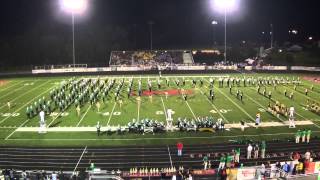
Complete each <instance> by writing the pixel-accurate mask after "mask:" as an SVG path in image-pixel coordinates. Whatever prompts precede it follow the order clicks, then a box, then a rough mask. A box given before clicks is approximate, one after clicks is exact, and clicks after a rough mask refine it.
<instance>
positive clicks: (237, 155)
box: [234, 148, 240, 163]
mask: <svg viewBox="0 0 320 180" xmlns="http://www.w3.org/2000/svg"><path fill="white" fill-rule="evenodd" d="M234 162H236V163H239V162H240V148H236V150H235V156H234Z"/></svg>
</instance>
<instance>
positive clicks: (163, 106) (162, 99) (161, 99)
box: [161, 97, 168, 119]
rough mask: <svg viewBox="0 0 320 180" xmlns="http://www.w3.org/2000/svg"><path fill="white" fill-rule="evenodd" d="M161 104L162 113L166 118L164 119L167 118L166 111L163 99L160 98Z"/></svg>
mask: <svg viewBox="0 0 320 180" xmlns="http://www.w3.org/2000/svg"><path fill="white" fill-rule="evenodd" d="M161 102H162V106H163V111H164V115H165V116H166V119H167V118H168V117H167V110H166V106H165V105H164V102H163V98H162V97H161Z"/></svg>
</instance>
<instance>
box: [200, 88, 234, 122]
mask: <svg viewBox="0 0 320 180" xmlns="http://www.w3.org/2000/svg"><path fill="white" fill-rule="evenodd" d="M205 87H206V86H205ZM199 90H200V92H201V94H202V95H204V93H203V91H202V90H201V89H199ZM204 96H205V95H204ZM205 98H206V100H207V101H208V102H209V103H210V104H211V106H212V107H213V108H214V110H215V111H216V112H217V113H218V114H219V116H220V117H222V118H223V120H224V121H226V122H229V121H228V120H227V119H226V118H225V117H224V115H222V113H220V111H219V109H218V108H217V107H216V106H215V105H214V104H213V103H212V102H211V101H209V99H208V98H207V97H206V96H205Z"/></svg>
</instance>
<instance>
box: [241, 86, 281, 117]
mask: <svg viewBox="0 0 320 180" xmlns="http://www.w3.org/2000/svg"><path fill="white" fill-rule="evenodd" d="M250 89H252V88H250ZM246 97H247V98H249V99H250V100H251V101H252V102H254V103H255V104H257V105H259V106H260V107H261V108H262V109H264V110H265V111H266V112H268V109H267V108H265V107H264V106H263V105H262V104H260V103H259V102H257V101H256V100H254V99H252V98H251V97H250V96H248V95H246ZM275 117H276V118H278V119H279V120H280V121H282V122H283V119H282V118H280V117H277V116H275Z"/></svg>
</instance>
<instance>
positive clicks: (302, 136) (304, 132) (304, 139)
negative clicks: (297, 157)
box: [301, 129, 307, 143]
mask: <svg viewBox="0 0 320 180" xmlns="http://www.w3.org/2000/svg"><path fill="white" fill-rule="evenodd" d="M306 135H307V131H306V130H305V129H304V130H303V131H302V132H301V142H303V143H304V142H305V141H306Z"/></svg>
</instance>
